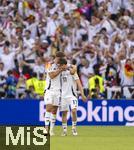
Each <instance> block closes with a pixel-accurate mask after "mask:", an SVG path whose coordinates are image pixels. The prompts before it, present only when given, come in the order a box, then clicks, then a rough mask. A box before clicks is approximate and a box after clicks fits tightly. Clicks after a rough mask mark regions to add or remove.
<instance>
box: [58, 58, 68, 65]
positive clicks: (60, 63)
mask: <svg viewBox="0 0 134 150" xmlns="http://www.w3.org/2000/svg"><path fill="white" fill-rule="evenodd" d="M58 64H59V65H67V60H66V59H64V58H60V59H59V61H58Z"/></svg>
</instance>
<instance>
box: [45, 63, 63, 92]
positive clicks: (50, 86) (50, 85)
mask: <svg viewBox="0 0 134 150" xmlns="http://www.w3.org/2000/svg"><path fill="white" fill-rule="evenodd" d="M57 68H58V66H57V65H56V64H52V66H51V67H50V69H49V70H48V71H47V77H46V88H45V90H53V91H58V90H61V74H59V75H57V76H56V77H55V78H54V79H51V78H50V76H49V73H50V72H54V71H56V70H57Z"/></svg>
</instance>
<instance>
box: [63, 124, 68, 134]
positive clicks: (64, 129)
mask: <svg viewBox="0 0 134 150" xmlns="http://www.w3.org/2000/svg"><path fill="white" fill-rule="evenodd" d="M62 128H63V131H64V132H67V123H62Z"/></svg>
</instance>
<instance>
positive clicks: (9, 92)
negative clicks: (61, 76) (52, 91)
mask: <svg viewBox="0 0 134 150" xmlns="http://www.w3.org/2000/svg"><path fill="white" fill-rule="evenodd" d="M57 51H64V52H65V54H66V56H67V59H68V60H69V62H70V63H73V64H76V65H77V66H78V74H79V76H80V78H81V81H82V83H83V87H84V89H85V93H86V95H88V91H89V92H90V86H91V85H90V84H89V85H88V83H89V80H90V78H93V77H94V76H95V72H94V68H95V66H97V68H98V71H99V75H100V76H101V77H102V78H103V80H104V85H103V86H104V88H105V92H104V93H103V94H102V93H101V96H100V97H99V98H119V99H120V98H134V1H133V0H118V1H117V0H84V1H83V0H34V1H33V0H0V97H1V98H9V97H10V98H35V97H38V98H40V97H42V89H41V90H39V89H38V87H34V86H35V85H36V86H38V83H41V82H42V81H43V82H42V83H43V85H42V86H45V74H46V71H47V68H49V66H50V65H51V63H52V62H53V58H54V55H55V53H56V52H57ZM33 74H34V75H35V74H36V75H37V76H36V80H37V82H38V83H34V82H35V80H34V82H33ZM42 74H44V77H42ZM40 77H41V79H40ZM29 79H31V81H30V82H32V83H31V84H30V85H29V86H28V87H27V82H28V80H29ZM92 82H93V81H92ZM97 85H99V84H98V81H97ZM42 86H41V87H42ZM94 87H96V86H94ZM88 88H89V89H88ZM112 90H113V92H112ZM124 90H125V91H127V92H124ZM93 91H97V90H96V89H94V90H93ZM39 93H40V94H39ZM98 93H99V91H98ZM93 95H95V94H93ZM97 95H98V94H97ZM90 96H91V95H90ZM90 98H91V97H90Z"/></svg>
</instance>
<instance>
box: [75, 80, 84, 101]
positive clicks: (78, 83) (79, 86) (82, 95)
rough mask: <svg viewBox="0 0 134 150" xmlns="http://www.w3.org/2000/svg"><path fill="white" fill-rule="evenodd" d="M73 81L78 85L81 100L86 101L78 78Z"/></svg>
mask: <svg viewBox="0 0 134 150" xmlns="http://www.w3.org/2000/svg"><path fill="white" fill-rule="evenodd" d="M75 82H76V83H77V86H78V89H79V91H80V94H81V97H82V100H83V101H84V102H86V100H87V97H86V96H85V94H84V91H83V87H82V84H81V81H80V79H77V80H75Z"/></svg>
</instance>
